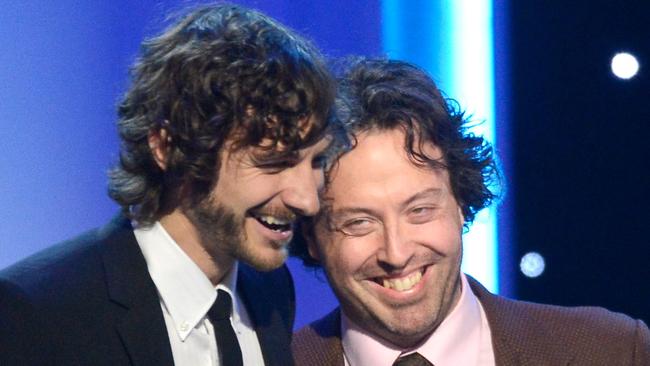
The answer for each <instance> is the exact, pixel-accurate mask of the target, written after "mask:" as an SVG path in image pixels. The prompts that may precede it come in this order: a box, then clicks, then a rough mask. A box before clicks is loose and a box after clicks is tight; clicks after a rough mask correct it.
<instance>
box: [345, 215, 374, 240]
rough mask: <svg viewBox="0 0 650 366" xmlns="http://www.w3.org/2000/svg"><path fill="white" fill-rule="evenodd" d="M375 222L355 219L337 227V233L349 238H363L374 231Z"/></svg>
mask: <svg viewBox="0 0 650 366" xmlns="http://www.w3.org/2000/svg"><path fill="white" fill-rule="evenodd" d="M375 226H376V222H375V221H374V220H372V219H370V218H355V219H351V220H348V221H345V222H344V223H343V224H341V225H338V226H337V229H338V231H340V232H342V233H343V234H346V235H350V236H363V235H367V234H370V233H371V232H372V231H374V230H375Z"/></svg>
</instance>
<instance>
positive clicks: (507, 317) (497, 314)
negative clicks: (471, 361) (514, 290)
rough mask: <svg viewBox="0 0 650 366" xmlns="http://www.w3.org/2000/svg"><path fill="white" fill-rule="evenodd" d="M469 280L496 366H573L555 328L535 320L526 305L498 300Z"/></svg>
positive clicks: (503, 299) (497, 297)
mask: <svg viewBox="0 0 650 366" xmlns="http://www.w3.org/2000/svg"><path fill="white" fill-rule="evenodd" d="M467 280H468V281H469V284H470V287H471V289H472V292H473V293H474V294H475V295H476V297H477V298H478V300H479V301H480V302H481V305H482V306H483V310H485V315H486V316H487V320H488V324H489V325H490V333H491V334H492V346H493V350H494V358H495V363H496V365H498V366H511V365H513V366H514V365H569V364H570V362H571V358H572V356H571V355H568V354H567V352H562V350H563V349H564V345H562V344H560V342H559V341H558V340H557V337H554V336H553V329H552V325H549V324H545V323H543V322H541V321H540V320H539V318H538V317H535V316H533V312H532V311H531V309H528V308H527V307H526V303H524V302H516V301H512V300H509V299H506V298H503V297H499V296H495V295H493V294H491V293H490V292H488V290H487V289H485V288H484V287H483V286H482V285H481V284H480V283H478V281H476V280H475V279H473V278H471V277H470V276H467ZM553 351H556V352H553Z"/></svg>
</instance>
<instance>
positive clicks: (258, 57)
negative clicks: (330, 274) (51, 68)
mask: <svg viewBox="0 0 650 366" xmlns="http://www.w3.org/2000/svg"><path fill="white" fill-rule="evenodd" d="M334 89H335V88H334V83H333V80H332V79H331V77H330V75H329V73H328V70H327V68H326V67H325V66H324V64H323V62H322V61H321V58H320V56H319V54H318V52H317V51H316V50H315V49H314V48H313V47H312V46H311V45H310V44H309V42H307V41H306V40H304V39H302V38H301V37H300V36H298V35H297V34H295V33H293V32H292V31H290V30H288V29H286V28H285V27H283V26H282V25H280V24H278V23H276V22H275V21H274V20H272V19H270V18H268V17H267V16H265V15H263V14H260V13H258V12H255V11H252V10H248V9H244V8H241V7H238V6H234V5H227V4H226V5H218V6H206V7H201V8H199V9H196V10H194V11H192V12H190V13H189V14H187V15H185V16H184V17H182V18H181V19H180V20H179V21H178V22H177V23H176V24H174V25H173V26H171V27H170V28H169V29H167V30H166V31H165V32H164V33H162V34H160V35H159V36H156V37H153V38H151V39H148V40H147V41H145V42H144V43H143V47H142V53H141V55H140V57H139V59H138V61H137V62H136V64H135V65H134V67H133V70H132V85H131V87H130V89H129V90H128V91H127V93H126V95H125V97H124V99H123V101H122V102H121V104H120V106H119V122H118V130H119V134H120V138H121V150H120V159H119V163H118V164H117V165H116V166H115V168H114V169H112V170H111V171H110V176H109V194H110V196H111V197H112V198H113V199H114V200H115V201H117V202H118V203H119V204H120V205H121V207H122V213H121V214H120V215H119V216H118V217H117V218H115V219H114V220H113V221H112V222H111V223H110V224H109V225H107V226H106V227H104V228H100V229H97V230H94V231H90V232H89V233H87V234H85V235H83V236H81V237H78V238H75V239H73V240H70V241H68V242H65V243H63V244H60V245H57V246H54V247H52V248H49V249H47V250H45V251H43V252H41V253H38V254H36V255H34V256H32V257H30V258H28V259H26V260H23V261H21V262H20V263H18V264H15V265H14V266H12V267H10V268H8V269H6V270H4V271H2V272H0V364H2V365H47V364H57V365H73V364H74V365H76V364H83V365H129V364H133V365H171V364H177V365H244V364H246V365H262V364H265V365H288V364H291V362H292V358H291V354H290V347H289V342H290V336H291V331H292V328H293V319H294V292H293V284H292V281H291V278H290V275H289V273H288V270H287V268H286V266H284V261H285V259H286V257H287V246H288V243H289V242H290V241H291V239H292V236H293V231H294V222H295V221H296V220H297V219H298V218H300V217H303V216H312V215H314V214H316V213H317V212H318V210H319V207H320V205H319V199H318V191H319V189H320V188H321V187H322V185H323V180H324V176H323V174H324V173H323V168H324V165H325V164H326V163H327V161H328V160H327V155H328V153H329V151H331V150H332V149H335V148H336V147H337V146H339V142H343V141H342V140H343V139H341V138H340V135H339V134H338V133H337V131H336V127H335V120H334V119H333V118H332V114H331V111H330V109H331V105H332V104H333V100H334Z"/></svg>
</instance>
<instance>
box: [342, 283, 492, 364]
mask: <svg viewBox="0 0 650 366" xmlns="http://www.w3.org/2000/svg"><path fill="white" fill-rule="evenodd" d="M341 335H342V337H341V338H342V343H343V349H344V353H345V357H346V359H347V361H348V362H349V364H350V365H351V366H358V365H391V364H392V363H393V361H394V360H395V359H397V357H398V356H399V355H400V354H401V353H402V351H404V350H402V349H401V348H399V347H397V346H394V345H392V344H390V343H388V342H386V341H385V340H383V339H381V338H378V337H376V336H374V335H372V334H369V333H368V332H366V331H365V330H364V329H362V328H361V327H359V326H358V325H357V324H355V323H354V322H353V321H352V320H351V319H350V318H348V317H347V316H346V315H345V314H344V313H343V312H341ZM480 342H481V309H480V304H479V302H478V299H477V298H476V296H474V294H473V293H472V291H471V289H470V287H469V284H468V282H467V278H466V277H465V274H463V273H461V296H460V299H459V300H458V303H457V304H456V306H455V307H454V309H453V310H452V311H451V312H450V313H449V315H447V317H446V318H445V319H444V320H443V321H442V323H441V324H440V325H439V326H438V328H437V329H436V330H435V331H434V332H433V333H432V334H431V335H430V336H429V338H428V339H427V340H426V341H425V342H424V343H423V344H422V345H420V346H419V347H418V348H417V349H415V350H408V351H409V353H410V352H419V353H420V354H422V355H423V356H424V357H426V358H427V360H429V361H430V362H432V363H433V364H436V365H470V364H472V365H473V364H476V360H478V356H479V355H478V349H479V348H478V347H477V345H478V344H480Z"/></svg>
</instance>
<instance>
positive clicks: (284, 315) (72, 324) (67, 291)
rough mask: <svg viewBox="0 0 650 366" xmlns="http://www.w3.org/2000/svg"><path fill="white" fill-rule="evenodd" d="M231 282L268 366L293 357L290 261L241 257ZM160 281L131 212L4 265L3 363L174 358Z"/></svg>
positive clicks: (0, 281) (0, 291)
mask: <svg viewBox="0 0 650 366" xmlns="http://www.w3.org/2000/svg"><path fill="white" fill-rule="evenodd" d="M237 288H238V292H239V294H240V295H241V296H242V299H243V302H244V304H246V308H247V310H248V311H249V314H250V315H251V318H252V320H253V323H254V325H255V329H256V332H257V336H258V339H259V341H260V346H261V349H262V354H263V356H264V361H265V363H266V365H289V364H293V363H292V359H291V353H290V340H291V332H292V328H293V321H294V315H295V298H294V296H295V295H294V289H293V282H292V280H291V276H290V274H289V271H288V270H287V268H286V267H284V266H283V267H282V268H280V269H278V270H275V271H271V272H267V273H262V272H258V271H256V270H254V269H252V268H250V267H248V266H246V265H245V264H243V263H242V264H240V266H239V275H238V278H237ZM173 363H174V362H173V357H172V352H171V347H170V344H169V338H168V335H167V330H166V327H165V321H164V318H163V314H162V310H161V308H160V300H159V298H158V293H157V290H156V287H155V285H154V283H153V281H152V280H151V277H150V276H149V272H148V270H147V266H146V262H145V260H144V257H143V255H142V253H141V251H140V248H139V246H138V244H137V242H136V239H135V236H134V235H133V229H132V228H131V225H130V223H129V221H128V220H126V219H125V218H124V217H122V216H119V217H117V218H116V219H114V220H113V221H112V222H111V223H109V224H108V225H107V226H105V227H103V228H101V229H96V230H93V231H90V232H88V233H86V234H84V235H82V236H80V237H78V238H75V239H73V240H70V241H68V242H64V243H62V244H59V245H56V246H54V247H51V248H49V249H46V250H44V251H42V252H40V253H37V254H35V255H33V256H31V257H29V258H27V259H25V260H23V261H21V262H19V263H17V264H15V265H13V266H11V267H9V268H7V269H5V270H3V271H2V272H0V365H3V366H5V365H138V366H142V365H152V366H153V365H155V366H163V365H173Z"/></svg>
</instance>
